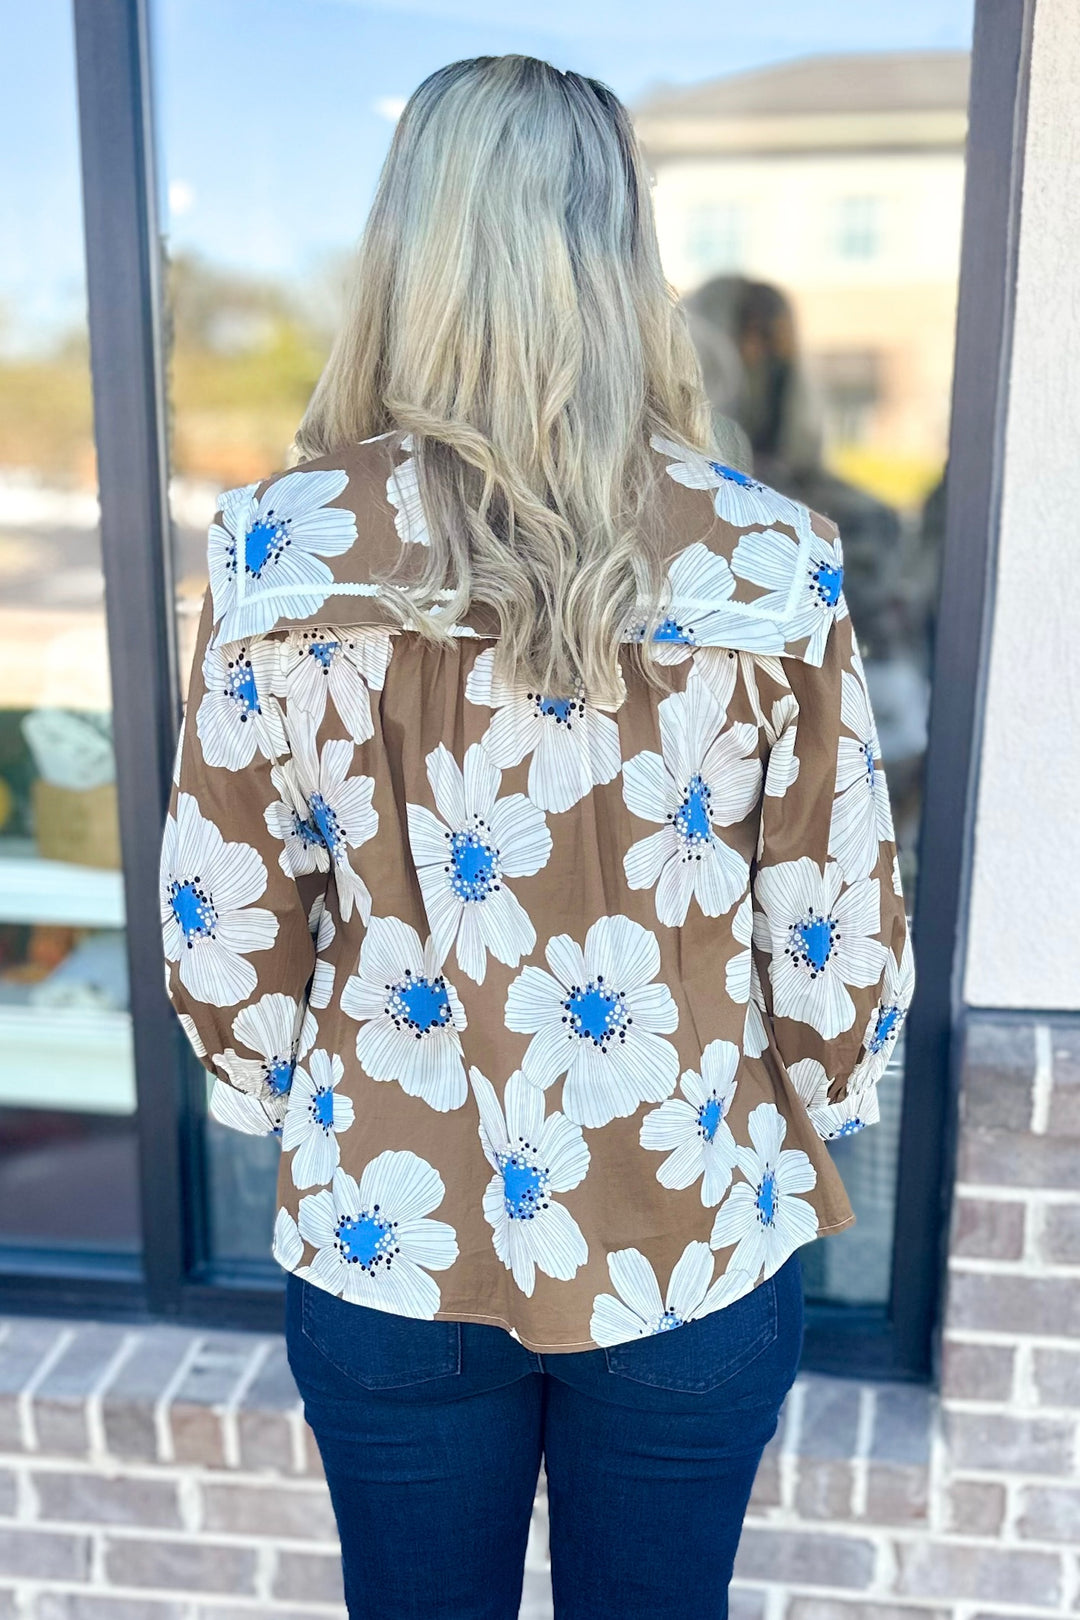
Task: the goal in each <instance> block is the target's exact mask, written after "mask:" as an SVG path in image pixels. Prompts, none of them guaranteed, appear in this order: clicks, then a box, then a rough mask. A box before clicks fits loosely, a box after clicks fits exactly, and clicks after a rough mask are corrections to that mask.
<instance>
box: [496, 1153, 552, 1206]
mask: <svg viewBox="0 0 1080 1620" xmlns="http://www.w3.org/2000/svg"><path fill="white" fill-rule="evenodd" d="M498 1160H499V1169H500V1171H501V1172H502V1178H503V1207H504V1208H505V1210H506V1213H507V1215H509V1217H510V1219H511V1220H512V1221H531V1220H532V1219H533V1217H534V1216H535V1215H536V1214H537V1213H538V1212H539V1211H540V1210H542V1209H546V1208H547V1202H546V1199H545V1196H544V1195H545V1193H546V1192H547V1176H546V1175H545V1174H544V1172H543V1171H542V1170H539V1169H537V1167H536V1165H534V1164H533V1163H532V1162H531V1160H530V1159H529V1157H528V1156H527V1155H526V1154H524V1153H521V1152H520V1151H518V1152H514V1153H506V1154H503V1153H500V1154H499V1156H498Z"/></svg>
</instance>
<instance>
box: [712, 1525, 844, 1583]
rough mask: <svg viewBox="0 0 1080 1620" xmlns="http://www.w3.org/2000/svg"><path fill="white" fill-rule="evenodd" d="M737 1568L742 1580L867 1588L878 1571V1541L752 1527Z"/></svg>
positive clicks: (746, 1534)
mask: <svg viewBox="0 0 1080 1620" xmlns="http://www.w3.org/2000/svg"><path fill="white" fill-rule="evenodd" d="M735 1570H736V1573H737V1575H738V1576H739V1577H740V1579H742V1580H749V1581H773V1582H780V1583H784V1584H790V1585H799V1586H841V1587H853V1588H858V1587H865V1586H867V1585H869V1583H870V1579H871V1576H872V1574H873V1570H874V1544H873V1542H872V1541H867V1540H866V1539H865V1538H864V1537H862V1536H847V1535H828V1534H826V1533H825V1532H824V1531H823V1530H820V1529H814V1530H808V1531H800V1530H771V1529H764V1528H758V1527H757V1526H749V1525H748V1526H747V1527H746V1529H745V1530H744V1531H743V1533H742V1539H741V1540H740V1542H739V1551H738V1556H737V1557H736V1559H735Z"/></svg>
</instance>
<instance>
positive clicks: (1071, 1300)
mask: <svg viewBox="0 0 1080 1620" xmlns="http://www.w3.org/2000/svg"><path fill="white" fill-rule="evenodd" d="M946 1322H947V1325H948V1327H949V1328H951V1329H953V1330H954V1331H955V1330H959V1329H963V1328H982V1329H989V1330H991V1331H993V1332H996V1333H1027V1334H1051V1335H1053V1336H1054V1337H1055V1338H1068V1337H1075V1338H1080V1276H1077V1277H1076V1278H1062V1277H1016V1276H1002V1275H996V1276H995V1275H993V1274H991V1273H988V1272H982V1271H959V1270H957V1269H955V1268H953V1269H952V1270H951V1271H950V1274H949V1291H948V1301H947V1305H946Z"/></svg>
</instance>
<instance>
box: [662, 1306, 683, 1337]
mask: <svg viewBox="0 0 1080 1620" xmlns="http://www.w3.org/2000/svg"><path fill="white" fill-rule="evenodd" d="M682 1326H683V1319H682V1317H681V1316H676V1315H675V1312H674V1311H665V1312H664V1314H663V1316H662V1317H661V1318H660V1320H659V1322H657V1324H656V1332H657V1333H667V1332H668V1330H669V1329H670V1328H677V1327H682Z"/></svg>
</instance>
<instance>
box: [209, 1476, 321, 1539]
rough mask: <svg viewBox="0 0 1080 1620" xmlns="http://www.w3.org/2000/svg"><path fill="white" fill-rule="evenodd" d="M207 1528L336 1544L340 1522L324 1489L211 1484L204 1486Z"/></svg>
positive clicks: (275, 1485)
mask: <svg viewBox="0 0 1080 1620" xmlns="http://www.w3.org/2000/svg"><path fill="white" fill-rule="evenodd" d="M203 1512H204V1528H205V1529H206V1530H208V1531H209V1532H210V1533H211V1534H215V1533H217V1534H221V1535H240V1536H271V1537H273V1538H274V1539H276V1540H278V1539H280V1540H283V1541H329V1542H331V1543H333V1544H336V1543H337V1539H338V1537H337V1525H336V1524H335V1522H334V1510H333V1508H332V1507H331V1506H330V1496H329V1493H328V1492H327V1491H326V1489H325V1488H321V1489H320V1488H316V1489H310V1488H309V1489H308V1490H303V1489H301V1488H300V1487H298V1486H291V1487H290V1486H288V1485H284V1484H273V1485H267V1486H265V1487H261V1486H256V1485H240V1484H232V1483H228V1484H226V1483H225V1482H224V1481H223V1482H222V1483H221V1484H217V1483H214V1484H208V1485H205V1486H204V1487H203Z"/></svg>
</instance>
